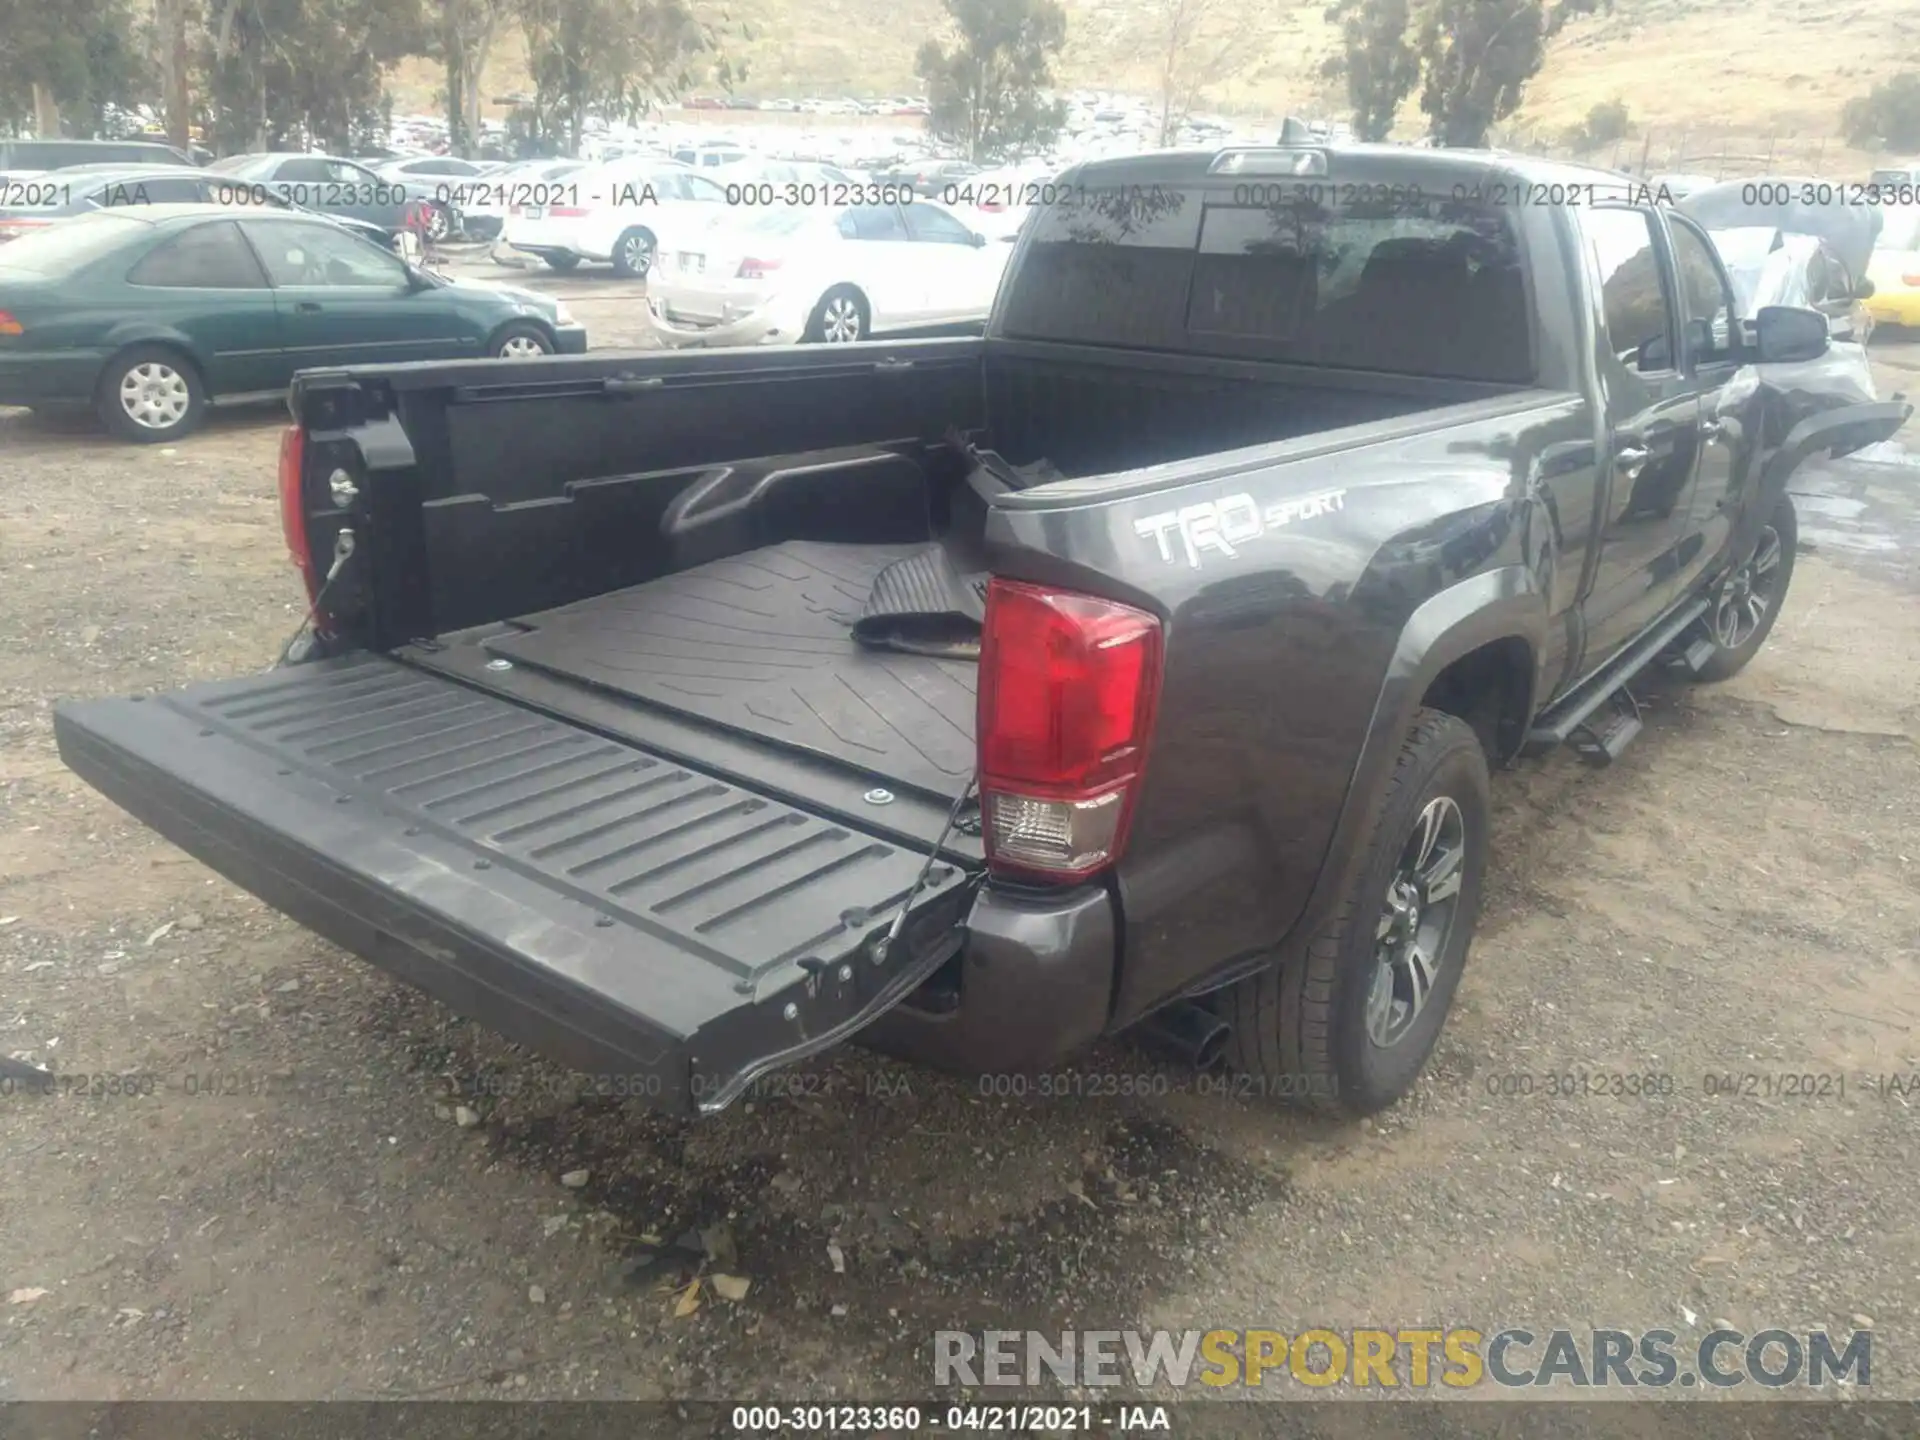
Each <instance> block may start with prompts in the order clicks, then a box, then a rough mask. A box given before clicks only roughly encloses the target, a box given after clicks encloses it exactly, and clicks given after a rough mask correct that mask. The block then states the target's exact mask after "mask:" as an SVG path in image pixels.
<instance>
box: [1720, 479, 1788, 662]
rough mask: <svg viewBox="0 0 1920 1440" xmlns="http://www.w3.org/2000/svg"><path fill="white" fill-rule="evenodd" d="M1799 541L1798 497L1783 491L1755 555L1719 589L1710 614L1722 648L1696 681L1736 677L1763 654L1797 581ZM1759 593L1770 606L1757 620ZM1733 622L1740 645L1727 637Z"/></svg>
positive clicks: (1735, 635)
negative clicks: (1728, 641)
mask: <svg viewBox="0 0 1920 1440" xmlns="http://www.w3.org/2000/svg"><path fill="white" fill-rule="evenodd" d="M1799 542H1800V520H1799V517H1798V516H1797V515H1795V514H1794V510H1793V500H1792V499H1791V498H1790V497H1788V496H1786V495H1782V496H1781V497H1780V503H1779V504H1778V505H1776V506H1775V507H1774V510H1773V514H1772V515H1771V516H1770V517H1769V518H1768V520H1767V525H1766V528H1765V529H1763V530H1762V531H1761V532H1760V539H1759V540H1758V541H1757V542H1756V543H1755V545H1754V547H1753V553H1752V554H1751V555H1749V556H1748V557H1747V558H1746V559H1745V560H1743V561H1741V563H1740V564H1739V565H1736V566H1735V567H1734V569H1733V571H1732V573H1731V574H1729V575H1728V576H1727V578H1726V579H1725V580H1724V581H1723V582H1722V583H1721V585H1720V587H1719V589H1717V590H1716V591H1715V592H1714V595H1713V605H1714V608H1713V609H1712V610H1710V611H1708V612H1707V624H1708V627H1709V629H1710V631H1711V632H1712V634H1713V637H1714V640H1715V643H1716V644H1717V645H1718V646H1719V648H1718V649H1716V650H1715V651H1714V652H1713V655H1712V656H1711V658H1709V659H1708V661H1707V663H1706V664H1704V665H1702V666H1701V667H1700V668H1699V669H1698V670H1697V671H1695V672H1694V679H1696V680H1704V681H1714V680H1731V679H1732V678H1733V677H1734V676H1735V675H1738V674H1739V673H1740V672H1741V671H1742V670H1744V669H1746V668H1747V662H1748V661H1750V660H1752V659H1753V657H1754V656H1755V655H1758V654H1759V653H1760V647H1761V646H1762V645H1764V644H1766V643H1767V636H1769V635H1771V634H1772V633H1773V622H1774V621H1776V620H1778V619H1779V618H1780V607H1781V605H1782V604H1784V603H1785V601H1786V598H1787V586H1789V585H1790V584H1792V583H1793V552H1794V550H1795V549H1796V548H1797V547H1798V545H1799ZM1756 597H1757V598H1759V599H1760V600H1761V601H1762V602H1763V603H1764V605H1765V609H1764V610H1763V611H1762V612H1761V613H1760V615H1759V617H1758V621H1757V623H1754V616H1753V612H1752V609H1751V605H1752V602H1753V600H1754V599H1755V598H1756ZM1730 623H1731V624H1734V625H1737V626H1738V627H1739V628H1738V629H1737V630H1736V631H1734V632H1733V636H1732V638H1734V639H1735V641H1736V643H1734V644H1732V645H1728V644H1725V643H1723V640H1722V636H1723V635H1725V634H1727V633H1728V632H1727V631H1726V628H1725V627H1727V626H1728V625H1729V624H1730Z"/></svg>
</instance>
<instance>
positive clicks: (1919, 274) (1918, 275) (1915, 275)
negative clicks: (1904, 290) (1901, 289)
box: [1900, 270, 1920, 287]
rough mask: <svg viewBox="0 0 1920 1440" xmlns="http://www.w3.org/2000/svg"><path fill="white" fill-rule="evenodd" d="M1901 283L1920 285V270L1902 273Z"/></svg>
mask: <svg viewBox="0 0 1920 1440" xmlns="http://www.w3.org/2000/svg"><path fill="white" fill-rule="evenodd" d="M1900 283H1901V284H1902V285H1913V286H1916V287H1920V270H1912V271H1909V272H1907V273H1906V274H1904V275H1902V276H1901V277H1900Z"/></svg>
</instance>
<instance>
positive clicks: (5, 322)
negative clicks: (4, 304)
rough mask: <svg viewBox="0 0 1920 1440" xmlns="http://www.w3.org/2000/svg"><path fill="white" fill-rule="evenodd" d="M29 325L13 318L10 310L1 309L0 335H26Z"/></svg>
mask: <svg viewBox="0 0 1920 1440" xmlns="http://www.w3.org/2000/svg"><path fill="white" fill-rule="evenodd" d="M26 333H27V327H26V326H24V325H22V324H21V323H20V322H19V321H18V320H16V319H14V318H13V312H12V311H10V310H0V335H24V334H26Z"/></svg>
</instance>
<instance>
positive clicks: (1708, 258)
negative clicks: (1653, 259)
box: [1668, 220, 1738, 365]
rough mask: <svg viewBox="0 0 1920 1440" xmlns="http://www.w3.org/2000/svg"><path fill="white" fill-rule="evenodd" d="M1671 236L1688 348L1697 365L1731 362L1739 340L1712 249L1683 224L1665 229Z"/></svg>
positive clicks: (1730, 298)
mask: <svg viewBox="0 0 1920 1440" xmlns="http://www.w3.org/2000/svg"><path fill="white" fill-rule="evenodd" d="M1668 229H1669V232H1670V233H1671V234H1672V236H1673V268H1674V272H1675V273H1676V274H1677V275H1678V276H1679V280H1680V293H1681V295H1682V296H1684V297H1685V301H1686V315H1687V348H1688V351H1689V353H1690V354H1691V356H1692V359H1693V363H1694V364H1696V365H1714V364H1719V363H1722V362H1724V361H1728V360H1731V359H1733V357H1734V346H1735V343H1736V341H1737V339H1738V337H1737V335H1736V334H1735V332H1734V328H1733V289H1732V287H1731V286H1730V285H1729V284H1728V283H1727V278H1726V275H1725V273H1724V271H1723V270H1722V269H1721V266H1720V261H1719V258H1718V257H1717V256H1716V255H1715V254H1714V251H1713V246H1712V245H1711V244H1710V243H1709V242H1708V240H1707V239H1706V237H1705V236H1703V235H1701V233H1700V232H1699V231H1698V230H1695V229H1694V228H1693V227H1692V226H1690V225H1688V224H1686V223H1684V222H1683V221H1679V220H1673V221H1671V222H1670V223H1669V225H1668Z"/></svg>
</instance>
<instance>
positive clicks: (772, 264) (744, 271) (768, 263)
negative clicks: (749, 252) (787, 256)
mask: <svg viewBox="0 0 1920 1440" xmlns="http://www.w3.org/2000/svg"><path fill="white" fill-rule="evenodd" d="M779 268H780V262H779V261H778V260H755V259H746V260H742V261H741V262H740V268H739V269H738V270H736V271H735V272H734V275H733V278H734V279H736V280H764V279H766V278H767V277H768V276H769V275H771V274H772V273H773V272H774V271H776V270H778V269H779Z"/></svg>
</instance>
